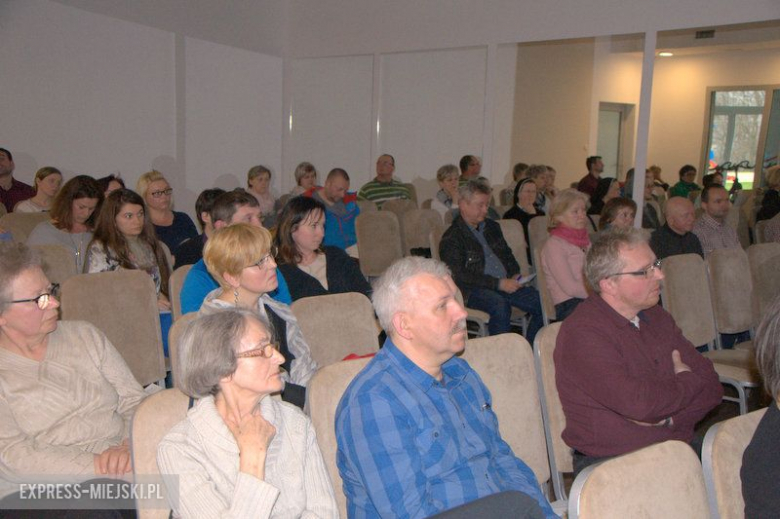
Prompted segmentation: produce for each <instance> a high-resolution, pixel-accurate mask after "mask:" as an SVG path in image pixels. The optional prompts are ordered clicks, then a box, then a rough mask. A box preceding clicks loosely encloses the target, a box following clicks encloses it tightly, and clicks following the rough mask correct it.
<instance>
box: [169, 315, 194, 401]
mask: <svg viewBox="0 0 780 519" xmlns="http://www.w3.org/2000/svg"><path fill="white" fill-rule="evenodd" d="M196 317H198V313H197V312H190V313H188V314H184V315H182V316H181V317H180V318H179V319H176V320H175V321H173V324H172V325H171V328H170V330H168V359H169V361H170V364H171V377H172V378H173V387H179V353H178V352H179V337H181V334H182V333H184V330H185V329H186V328H187V326H188V325H189V324H190V323H191V322H192V321H193V320H194V319H195V318H196Z"/></svg>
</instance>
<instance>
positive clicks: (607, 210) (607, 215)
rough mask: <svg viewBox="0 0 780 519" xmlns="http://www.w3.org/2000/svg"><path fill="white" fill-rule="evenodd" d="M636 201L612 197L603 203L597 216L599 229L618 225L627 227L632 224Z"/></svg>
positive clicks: (602, 229) (621, 227)
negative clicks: (599, 214)
mask: <svg viewBox="0 0 780 519" xmlns="http://www.w3.org/2000/svg"><path fill="white" fill-rule="evenodd" d="M634 218H636V202H634V201H633V200H631V199H630V198H622V197H618V198H613V199H612V200H610V201H609V202H607V203H606V205H604V208H603V209H602V210H601V216H600V217H599V231H604V230H606V229H612V228H614V227H618V228H620V229H627V228H629V227H633V226H634Z"/></svg>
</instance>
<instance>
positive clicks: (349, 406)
mask: <svg viewBox="0 0 780 519" xmlns="http://www.w3.org/2000/svg"><path fill="white" fill-rule="evenodd" d="M456 290H457V289H456V287H455V283H454V282H453V281H452V278H451V276H450V272H449V270H448V269H447V267H446V265H444V264H443V263H441V262H439V261H436V260H431V259H425V258H420V257H415V256H412V257H408V258H404V259H401V260H398V261H397V262H395V263H394V264H393V265H391V266H390V268H388V269H387V271H385V273H384V274H383V275H382V277H381V278H380V279H379V280H378V282H377V283H376V284H375V285H374V294H373V303H374V310H375V311H376V314H377V316H378V317H379V322H380V324H381V325H382V327H383V328H384V330H385V332H386V333H387V336H388V339H387V341H386V342H385V345H384V347H383V348H382V349H381V350H380V351H379V353H377V355H376V356H375V357H374V358H373V359H372V360H371V362H369V363H368V365H367V366H366V367H365V368H364V369H363V370H362V371H361V372H360V373H359V374H358V375H357V376H356V377H355V379H354V380H353V381H352V383H351V384H350V385H349V387H348V388H347V390H346V392H345V393H344V396H343V397H342V399H341V402H340V403H339V406H338V409H337V410H336V438H337V441H338V454H337V458H336V461H337V463H338V467H339V473H340V474H341V477H342V479H343V480H344V493H345V495H346V497H347V513H348V516H349V517H402V518H403V517H429V516H431V515H434V514H438V513H440V512H444V511H446V510H450V512H449V513H450V514H453V515H450V517H499V516H507V517H534V518H537V517H539V518H540V517H556V516H555V514H554V513H553V511H552V509H551V508H550V504H549V503H548V502H547V500H546V499H545V498H544V496H543V494H542V493H541V491H540V489H539V484H538V482H537V480H536V477H535V476H534V473H533V472H532V471H531V469H530V468H528V466H527V465H526V464H525V463H523V462H522V461H521V460H520V459H518V458H517V457H515V456H514V454H513V453H512V450H511V449H510V447H509V446H508V445H507V444H506V442H504V441H503V440H502V439H501V435H500V433H499V431H498V421H497V418H496V415H495V414H494V413H493V411H492V409H491V397H490V392H489V391H488V389H487V388H486V387H485V385H484V384H483V383H482V380H481V379H480V378H479V375H477V373H476V372H475V371H474V370H473V369H472V368H471V367H470V366H469V365H468V363H467V362H466V361H464V360H462V359H460V358H458V357H455V355H456V354H457V353H460V352H461V351H463V349H464V347H465V344H466V337H467V334H466V322H465V319H466V311H465V310H464V309H463V306H461V304H460V303H458V301H457V299H456V297H455V296H456ZM511 491H514V492H511ZM506 501H512V503H513V504H512V505H511V507H512V508H510V509H509V510H510V513H508V514H507V513H501V512H499V510H503V511H505V510H506V509H505V508H501V507H503V506H505V505H506V504H507V503H506ZM453 508H455V509H456V510H451V509H453Z"/></svg>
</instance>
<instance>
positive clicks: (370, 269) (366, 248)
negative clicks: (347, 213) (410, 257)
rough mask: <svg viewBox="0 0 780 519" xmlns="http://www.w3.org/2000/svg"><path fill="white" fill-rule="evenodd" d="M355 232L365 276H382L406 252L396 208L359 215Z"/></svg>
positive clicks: (361, 269) (361, 266)
mask: <svg viewBox="0 0 780 519" xmlns="http://www.w3.org/2000/svg"><path fill="white" fill-rule="evenodd" d="M386 203H390V202H389V201H388V202H386ZM355 232H356V234H357V242H358V243H357V245H358V255H359V256H360V271H361V272H363V275H364V276H368V277H375V276H380V275H381V274H382V272H384V271H385V269H386V268H387V267H389V266H390V265H391V264H392V263H393V262H394V261H395V260H397V259H400V258H402V257H403V255H404V253H403V249H402V248H401V227H400V225H399V224H398V217H397V216H396V215H395V213H393V212H392V211H374V212H366V213H361V214H359V215H358V217H357V218H356V220H355Z"/></svg>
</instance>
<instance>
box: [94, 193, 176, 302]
mask: <svg viewBox="0 0 780 519" xmlns="http://www.w3.org/2000/svg"><path fill="white" fill-rule="evenodd" d="M119 269H131V270H143V271H145V272H147V273H148V274H149V275H150V276H151V277H152V280H153V281H154V286H155V288H156V289H157V306H158V307H159V309H160V310H170V309H171V303H170V301H169V299H168V277H169V275H170V267H169V265H168V259H167V258H166V257H165V252H164V251H163V248H162V246H161V245H160V242H159V241H157V238H156V237H155V235H154V227H152V221H151V220H150V219H149V217H148V216H147V213H146V208H145V207H144V200H143V198H141V197H140V195H138V194H137V193H136V192H135V191H130V190H129V189H119V190H117V191H114V192H113V193H111V194H110V195H108V197H107V198H106V200H105V201H104V202H103V207H102V208H101V209H100V214H98V217H97V220H96V221H95V231H94V233H93V234H92V241H91V242H90V243H89V247H87V258H86V260H85V262H84V273H86V274H92V273H95V272H113V271H115V270H119Z"/></svg>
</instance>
